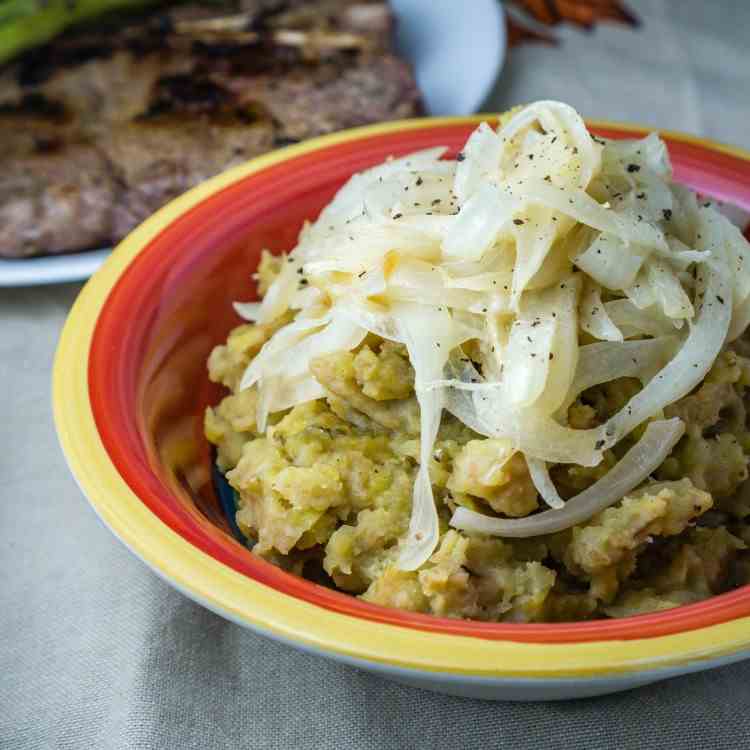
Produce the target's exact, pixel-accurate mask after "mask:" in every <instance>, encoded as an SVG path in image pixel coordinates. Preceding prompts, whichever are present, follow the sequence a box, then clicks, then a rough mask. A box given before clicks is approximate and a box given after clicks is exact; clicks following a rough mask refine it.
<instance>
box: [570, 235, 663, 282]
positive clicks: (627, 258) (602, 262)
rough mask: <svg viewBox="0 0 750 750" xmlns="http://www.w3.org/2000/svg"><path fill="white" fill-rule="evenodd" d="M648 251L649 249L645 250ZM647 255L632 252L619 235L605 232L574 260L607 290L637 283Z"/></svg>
mask: <svg viewBox="0 0 750 750" xmlns="http://www.w3.org/2000/svg"><path fill="white" fill-rule="evenodd" d="M645 253H646V254H647V253H648V250H646V251H645ZM643 260H644V255H637V254H631V253H630V252H628V248H627V247H626V246H625V242H624V241H623V240H621V239H620V238H619V237H617V236H615V235H613V234H608V233H607V232H602V233H601V234H600V235H598V236H597V237H596V238H595V239H594V241H593V242H592V243H591V245H589V247H588V248H587V249H586V250H585V252H583V253H581V254H580V255H577V256H576V257H575V258H573V262H574V263H575V264H576V265H577V266H578V268H580V269H581V270H582V271H584V272H585V273H586V274H588V275H589V276H591V278H592V279H594V280H595V281H597V282H598V283H599V284H601V285H602V286H603V287H606V288H607V289H626V288H627V287H629V286H631V285H632V284H633V283H634V282H635V278H636V276H637V275H638V271H639V269H640V267H641V265H642V264H643Z"/></svg>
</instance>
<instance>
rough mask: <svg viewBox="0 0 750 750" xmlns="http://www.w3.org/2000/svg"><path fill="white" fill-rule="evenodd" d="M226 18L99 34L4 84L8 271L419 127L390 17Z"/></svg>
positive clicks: (310, 11) (145, 20)
mask: <svg viewBox="0 0 750 750" xmlns="http://www.w3.org/2000/svg"><path fill="white" fill-rule="evenodd" d="M216 8H217V6H216V5H214V4H211V5H210V6H203V5H179V6H174V7H173V8H171V9H167V10H166V11H165V10H163V9H162V10H160V11H159V12H158V13H153V12H152V13H151V14H149V15H145V16H139V17H138V18H136V19H135V20H132V19H131V20H129V22H128V23H127V24H125V25H123V24H122V21H121V20H119V19H116V20H115V21H113V22H112V24H113V25H112V26H107V25H106V24H104V25H103V24H101V23H99V24H98V25H97V30H96V31H95V32H94V31H87V30H81V31H78V32H75V33H68V34H66V35H64V36H63V37H60V38H59V39H57V40H55V42H53V43H52V44H50V45H48V46H47V47H45V48H43V49H42V50H38V51H34V52H31V53H28V54H27V55H25V56H24V57H22V58H21V59H20V60H18V61H16V62H15V63H13V64H12V65H10V66H6V68H5V69H4V70H3V71H1V72H0V141H2V143H3V145H4V147H5V156H4V159H3V164H4V167H5V168H4V169H3V172H2V174H0V256H5V257H25V256H31V255H38V254H45V253H60V252H66V251H73V250H81V249H87V248H93V247H100V246H103V245H107V244H111V243H114V242H117V241H118V240H119V239H120V238H122V237H123V236H124V235H125V234H126V233H127V232H128V231H130V230H131V229H132V228H133V227H134V226H136V225H137V224H138V223H140V222H141V221H142V220H143V219H144V218H146V217H147V216H148V215H149V214H151V213H153V211H155V210H156V209H157V208H159V207H160V206H162V205H163V204H164V203H166V202H167V201H169V200H170V199H172V198H174V197H175V196H177V195H179V194H180V193H182V192H184V191H185V190H187V189H188V188H189V187H191V186H193V185H195V184H196V183H198V182H200V181H202V180H204V179H206V178H208V177H210V176H212V175H214V174H216V173H218V172H220V171H222V170H223V169H225V168H227V167H229V166H232V165H234V164H237V163H241V162H243V161H245V160H246V159H248V158H250V157H252V156H255V155H258V154H261V153H264V152H266V151H268V150H270V149H272V148H274V147H276V146H279V145H283V144H286V143H289V142H293V141H297V140H302V139H304V138H309V137H311V136H315V135H319V134H322V133H327V132H331V131H333V130H338V129H341V128H345V127H351V126H355V125H361V124H365V123H368V122H378V121H382V120H388V119H395V118H399V117H408V116H413V115H416V114H419V113H421V105H420V99H419V94H418V91H417V88H416V85H415V83H414V79H413V77H412V74H411V71H410V69H409V67H408V66H407V65H406V64H405V63H404V62H403V61H402V60H400V59H399V58H398V57H397V56H396V55H394V54H393V52H392V51H391V48H390V44H391V41H390V39H391V27H392V19H391V15H390V12H389V9H388V7H387V5H385V4H384V3H382V2H353V1H352V0H318V1H317V2H312V3H311V2H303V1H302V0H288V1H287V2H283V1H282V0H254V1H253V0H239V2H238V1H237V0H226V2H225V4H224V5H223V6H222V7H221V9H220V10H218V11H217V9H216Z"/></svg>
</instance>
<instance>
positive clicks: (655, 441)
mask: <svg viewBox="0 0 750 750" xmlns="http://www.w3.org/2000/svg"><path fill="white" fill-rule="evenodd" d="M684 432H685V425H684V424H683V422H682V420H680V419H677V418H675V419H668V420H661V421H656V422H651V423H649V425H648V426H647V427H646V432H645V433H644V435H643V437H642V438H641V439H640V440H639V441H638V443H636V444H635V445H634V446H633V447H632V448H631V449H630V450H629V451H628V452H627V453H626V454H625V456H623V458H622V459H621V460H620V461H618V463H617V464H616V465H615V466H614V467H613V468H612V469H611V470H610V471H609V472H607V474H605V475H604V476H603V477H602V478H601V479H599V480H598V481H597V482H595V483H594V484H592V485H591V486H590V487H589V488H588V489H586V490H584V491H583V492H581V493H580V494H578V495H576V496H575V497H573V498H571V499H570V500H568V501H567V502H566V503H565V507H564V508H562V509H560V510H547V511H543V512H542V513H537V514H535V515H532V516H527V517H526V518H518V519H505V518H494V517H490V516H485V515H483V514H481V513H476V512H475V511H472V510H469V509H468V508H457V509H456V511H455V513H454V514H453V517H452V518H451V521H450V524H451V526H453V527H454V528H456V529H460V530H461V531H467V532H470V533H475V534H489V535H490V536H503V537H516V538H525V537H531V536H540V535H542V534H554V533H555V532H557V531H562V530H563V529H568V528H570V527H571V526H575V525H576V524H579V523H584V522H585V521H588V520H589V519H590V518H591V517H592V516H594V515H596V514H597V513H600V512H601V511H603V510H605V509H606V508H608V507H609V506H610V505H614V504H615V503H616V502H619V501H620V500H622V498H623V497H624V496H625V495H626V494H627V493H628V492H630V491H631V490H633V489H635V488H636V487H638V486H639V485H640V484H641V483H642V482H643V481H644V480H645V479H646V478H647V477H648V476H649V474H651V473H652V472H653V471H654V470H656V469H657V468H658V467H659V466H660V465H661V464H662V462H663V461H664V459H665V458H666V457H667V456H668V455H669V454H670V452H671V451H672V448H674V446H675V445H677V442H678V441H679V439H680V438H681V437H682V435H683V433H684Z"/></svg>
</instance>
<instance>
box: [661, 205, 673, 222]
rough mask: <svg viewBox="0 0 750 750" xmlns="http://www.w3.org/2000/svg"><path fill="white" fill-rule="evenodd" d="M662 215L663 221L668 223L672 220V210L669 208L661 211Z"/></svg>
mask: <svg viewBox="0 0 750 750" xmlns="http://www.w3.org/2000/svg"><path fill="white" fill-rule="evenodd" d="M662 214H664V221H669V220H670V219H671V218H672V209H671V208H665V209H664V210H663V211H662Z"/></svg>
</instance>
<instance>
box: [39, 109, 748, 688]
mask: <svg viewBox="0 0 750 750" xmlns="http://www.w3.org/2000/svg"><path fill="white" fill-rule="evenodd" d="M497 117H498V115H495V114H480V115H475V116H470V117H441V118H421V119H414V120H402V121H395V122H389V123H383V124H378V125H372V126H367V127H363V128H356V129H352V130H347V131H342V132H339V133H335V134H333V135H328V136H322V137H319V138H315V139H312V140H310V141H306V142H304V143H301V144H298V145H295V146H290V147H287V148H285V149H281V150H278V151H274V152H271V153H269V154H266V155H264V156H261V157H258V158H256V159H253V160H251V161H249V162H247V163H245V164H242V165H240V166H238V167H235V168H233V169H230V170H228V171H226V172H224V173H222V174H220V175H218V176H217V177H214V178H213V179H211V180H208V181H207V182H204V183H202V184H200V185H198V186H197V187H195V188H193V189H192V190H190V191H189V192H187V193H185V194H184V195H182V196H180V197H179V198H177V199H175V200H174V201H172V202H171V203H169V204H168V205H167V206H165V207H164V208H162V209H161V210H160V211H158V212H157V213H155V214H154V215H153V216H152V217H151V218H150V219H148V220H147V221H146V222H144V223H143V224H142V225H141V226H139V227H138V228H137V229H136V230H134V231H133V232H132V233H131V234H130V235H129V236H128V237H126V238H125V239H124V240H123V241H122V242H121V243H120V245H118V247H117V248H116V249H115V251H114V252H113V253H112V255H111V256H110V257H109V259H108V260H107V261H106V263H105V264H104V266H103V267H102V268H101V269H100V270H99V271H98V272H97V273H96V274H95V275H94V276H93V277H92V279H91V280H90V281H89V282H88V283H87V284H86V286H85V287H84V289H83V291H82V292H81V294H80V295H79V297H78V299H77V300H76V302H75V304H74V306H73V308H72V310H71V312H70V314H69V316H68V319H67V321H66V323H65V326H64V329H63V332H62V334H61V337H60V341H59V345H58V349H57V353H56V356H55V362H54V370H53V411H54V417H55V424H56V427H57V431H58V436H59V439H60V442H61V445H62V448H63V452H64V454H65V456H66V459H67V461H68V464H69V467H70V469H71V472H72V473H73V475H74V477H75V478H76V480H77V482H78V483H79V486H80V487H81V489H82V491H83V492H84V494H85V495H86V496H87V498H88V500H89V502H90V503H91V505H92V506H93V507H94V509H95V511H96V512H97V514H98V515H99V516H100V518H101V519H102V520H103V521H104V523H105V524H106V525H107V526H108V527H109V528H110V529H111V530H112V531H113V533H114V534H115V535H116V536H118V537H119V538H120V539H121V540H122V541H123V542H124V543H125V544H126V546H128V547H129V548H130V549H131V550H132V551H133V552H134V553H135V554H137V555H138V556H139V557H140V558H141V559H142V560H144V562H146V563H147V564H148V565H149V566H150V567H151V568H152V569H153V570H155V571H156V572H157V573H158V574H160V575H161V576H162V577H164V578H165V579H166V580H168V581H170V582H171V583H173V584H174V585H176V586H177V588H179V589H180V590H181V591H182V592H183V593H186V594H187V595H189V596H191V597H192V598H194V599H196V600H197V601H199V602H200V603H202V604H204V605H206V606H208V607H209V608H210V609H212V610H214V611H215V612H218V613H220V614H223V615H224V616H227V617H229V618H230V619H232V620H234V621H235V622H239V623H242V624H244V625H247V626H249V627H251V628H253V629H255V630H258V631H260V632H263V633H266V634H268V635H270V636H272V637H276V638H279V639H281V640H284V641H287V642H290V643H292V644H296V645H299V646H301V647H306V648H312V649H314V650H318V651H322V652H325V653H330V654H332V655H338V656H340V657H344V658H349V659H359V660H364V661H367V662H372V663H377V664H381V665H390V666H391V667H398V668H402V669H418V670H421V671H431V672H442V673H448V674H456V675H461V674H464V675H467V674H471V675H481V676H485V677H498V678H499V677H504V678H507V677H526V678H544V677H552V676H554V677H583V676H585V677H594V676H602V675H612V674H618V673H629V672H639V671H643V670H646V669H654V668H657V667H666V666H677V665H684V664H687V663H689V662H693V661H696V660H701V661H703V660H707V659H714V658H717V657H721V656H725V655H728V654H732V653H736V652H738V651H742V650H745V649H747V648H748V647H750V617H748V616H742V617H739V618H736V619H730V620H728V621H725V622H721V623H718V624H713V625H710V626H707V627H698V628H696V629H693V630H689V631H683V632H678V633H672V634H669V635H659V636H651V637H644V638H633V639H628V640H588V641H585V642H564V643H544V642H539V641H537V642H523V641H519V640H495V639H486V638H481V637H472V636H470V635H463V634H461V635H455V634H450V633H440V632H434V631H429V630H419V629H414V628H411V627H405V626H402V625H394V624H385V623H380V622H374V621H371V620H367V619H363V618H360V617H355V616H352V615H348V614H343V613H340V612H336V611H333V610H330V609H326V608H323V607H320V606H318V605H315V604H313V603H310V602H306V601H303V600H300V599H297V598H295V597H293V596H290V595H288V594H286V593H283V592H281V591H278V590H276V589H273V588H271V587H269V586H266V585H264V584H263V583H260V582H259V581H255V580H253V579H252V578H249V577H248V576H246V575H244V574H242V573H240V572H238V571H235V570H234V569H232V568H230V567H229V566H227V565H225V564H223V563H221V562H219V561H218V560H216V559H214V558H213V557H211V556H210V555H208V554H207V553H205V552H203V551H202V550H200V549H198V548H197V547H195V546H193V545H192V544H191V543H190V542H188V541H187V540H186V539H184V538H183V537H182V536H180V535H179V534H177V533H176V532H175V531H173V530H172V529H171V528H169V527H168V526H167V525H166V524H165V523H164V522H163V521H162V520H160V519H159V518H158V517H157V516H156V515H155V514H154V513H153V512H152V511H151V510H149V509H148V508H147V506H146V505H145V504H144V503H143V502H142V501H141V499H140V498H139V497H138V496H137V495H136V494H135V493H134V492H133V491H132V490H131V488H130V487H129V485H128V484H127V483H126V482H125V480H124V479H123V477H122V476H121V475H120V473H119V472H118V470H117V468H116V467H115V465H114V463H113V462H112V460H111V458H110V456H109V454H108V453H107V450H106V448H105V446H104V444H103V442H102V440H101V437H100V434H99V432H98V429H97V426H96V422H95V419H94V415H93V411H92V406H91V402H90V398H89V381H88V374H89V350H90V345H91V342H92V339H93V336H94V331H95V328H96V324H97V320H98V317H99V314H100V312H101V310H102V308H103V306H104V304H105V301H106V299H107V297H108V295H109V293H110V292H111V290H112V289H113V287H114V286H115V284H116V283H117V282H118V280H119V279H120V277H121V276H122V274H123V273H124V271H125V270H126V269H127V267H128V266H129V264H130V263H131V262H132V261H133V260H134V259H135V257H136V256H137V255H138V254H139V253H140V252H141V251H142V250H143V249H145V248H146V247H147V246H148V245H149V243H150V242H151V241H152V240H153V239H154V238H155V237H156V236H157V235H158V234H160V233H161V232H162V231H163V230H164V229H165V228H166V227H167V226H168V225H169V224H171V223H172V222H173V221H175V220H176V219H177V218H178V217H180V216H182V215H183V214H185V213H186V212H188V211H189V210H190V209H191V208H193V207H195V206H196V205H198V204H199V203H201V202H202V201H204V200H206V199H207V198H209V197H210V196H212V195H214V194H216V193H217V192H219V191H221V190H223V189H224V188H226V187H228V186H229V185H231V184H233V183H235V182H237V181H239V180H241V179H243V178H245V177H248V176H249V175H251V174H255V173H258V172H261V171H262V170H264V169H266V168H268V167H271V166H273V165H276V164H280V163H282V162H284V161H287V160H289V159H294V158H295V157H298V156H302V155H303V154H310V153H312V152H314V151H317V150H320V149H323V148H327V147H329V146H334V145H338V144H342V143H347V142H351V141H356V140H360V139H367V138H369V137H372V136H380V135H384V134H393V133H396V132H403V131H406V130H419V129H429V128H435V127H442V126H456V125H467V126H470V125H476V124H478V123H479V122H481V121H483V120H487V119H494V118H497ZM588 124H589V125H590V126H591V127H593V128H596V129H601V130H615V131H622V132H628V133H633V134H641V133H645V132H648V131H649V130H651V129H650V128H647V127H643V126H639V125H626V124H621V123H616V122H609V121H601V120H592V121H588ZM660 132H661V134H662V135H664V136H666V137H668V138H669V139H671V140H674V141H681V142H683V143H688V144H693V145H697V146H700V147H703V148H707V149H709V150H711V151H715V152H716V151H718V152H721V153H725V154H728V155H731V156H733V157H736V158H739V159H741V160H743V161H745V162H747V163H748V164H750V153H748V152H745V151H743V150H742V149H739V148H735V147H731V146H725V145H723V144H718V143H714V142H712V141H709V140H706V139H700V138H696V137H693V136H688V135H685V134H682V133H675V132H672V131H665V130H660ZM374 628H376V629H374Z"/></svg>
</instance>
